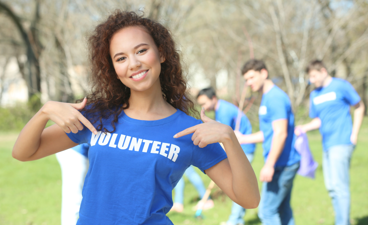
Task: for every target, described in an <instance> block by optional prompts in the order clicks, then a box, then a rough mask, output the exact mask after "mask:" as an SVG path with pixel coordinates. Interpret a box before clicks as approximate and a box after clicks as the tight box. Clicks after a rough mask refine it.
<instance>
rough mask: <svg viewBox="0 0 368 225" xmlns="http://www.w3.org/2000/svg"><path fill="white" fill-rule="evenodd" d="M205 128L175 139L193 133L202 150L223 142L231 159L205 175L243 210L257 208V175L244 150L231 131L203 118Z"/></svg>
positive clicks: (191, 130)
mask: <svg viewBox="0 0 368 225" xmlns="http://www.w3.org/2000/svg"><path fill="white" fill-rule="evenodd" d="M201 118H202V120H203V122H204V123H203V124H199V125H197V126H194V127H190V128H188V129H186V130H184V131H182V132H179V133H178V134H176V135H175V136H174V137H175V138H179V137H181V136H184V135H187V134H191V133H193V136H192V140H193V143H194V144H195V145H198V146H199V147H201V148H203V147H206V146H207V145H208V144H212V143H217V142H221V143H222V144H223V146H224V148H225V151H226V153H227V157H228V159H225V160H223V161H221V162H220V163H218V164H216V165H215V166H213V167H211V168H209V169H207V170H206V171H205V172H206V174H207V175H208V176H209V177H210V178H211V179H212V180H213V181H214V182H215V183H216V184H217V185H218V186H219V187H220V188H221V189H222V190H223V191H224V192H225V193H226V194H227V195H228V196H229V197H230V198H231V199H232V200H233V201H234V202H236V203H238V204H239V205H241V206H243V207H244V208H248V209H249V208H256V207H257V206H258V204H259V201H260V194H259V189H258V183H257V178H256V175H255V173H254V171H253V168H252V167H251V165H250V163H249V161H248V159H247V157H246V155H245V154H244V152H243V149H242V148H241V146H240V144H239V142H238V140H237V138H236V136H235V134H234V131H233V130H232V129H231V127H229V126H227V125H224V124H221V123H218V122H216V121H213V120H211V119H209V118H208V117H206V116H205V115H204V111H203V109H202V112H201Z"/></svg>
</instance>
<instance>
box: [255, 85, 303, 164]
mask: <svg viewBox="0 0 368 225" xmlns="http://www.w3.org/2000/svg"><path fill="white" fill-rule="evenodd" d="M258 114H259V123H260V129H261V131H262V132H263V136H264V141H263V156H264V158H265V160H267V157H268V154H269V152H270V150H271V144H272V138H273V128H272V122H274V121H276V120H280V119H286V120H287V121H288V128H287V129H288V135H287V138H286V141H285V145H284V149H283V150H282V153H281V155H280V157H279V159H278V160H277V162H276V164H275V166H290V165H293V164H295V163H297V162H299V161H300V155H299V153H298V152H297V151H296V150H295V148H294V143H295V135H294V113H293V111H292V108H291V103H290V99H289V97H288V96H287V94H286V93H285V92H284V91H282V90H281V89H280V88H279V87H277V86H276V85H274V86H273V87H272V88H271V89H270V90H269V91H268V92H267V93H265V94H263V96H262V101H261V105H260V107H259V112H258Z"/></svg>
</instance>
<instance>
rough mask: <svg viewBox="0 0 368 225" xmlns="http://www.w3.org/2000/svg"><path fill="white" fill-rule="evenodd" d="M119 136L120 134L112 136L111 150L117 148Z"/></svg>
mask: <svg viewBox="0 0 368 225" xmlns="http://www.w3.org/2000/svg"><path fill="white" fill-rule="evenodd" d="M117 136H118V134H113V135H112V138H111V141H110V144H109V147H111V148H116V144H115V141H116V137H117Z"/></svg>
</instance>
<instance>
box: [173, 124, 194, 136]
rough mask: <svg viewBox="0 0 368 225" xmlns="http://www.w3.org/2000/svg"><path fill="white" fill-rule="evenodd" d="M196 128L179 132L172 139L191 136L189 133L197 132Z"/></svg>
mask: <svg viewBox="0 0 368 225" xmlns="http://www.w3.org/2000/svg"><path fill="white" fill-rule="evenodd" d="M197 126H198V125H196V126H193V127H189V128H187V129H185V130H183V131H180V132H179V133H177V134H175V135H174V138H180V137H183V136H185V135H188V134H191V133H194V132H195V131H196V130H197Z"/></svg>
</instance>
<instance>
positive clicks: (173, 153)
mask: <svg viewBox="0 0 368 225" xmlns="http://www.w3.org/2000/svg"><path fill="white" fill-rule="evenodd" d="M118 135H119V134H117V133H113V134H111V133H103V132H101V131H99V132H98V133H97V134H96V135H95V134H92V136H91V146H94V145H96V143H98V144H99V145H100V146H105V145H107V144H108V143H109V145H108V146H109V147H111V148H116V147H118V148H119V149H121V150H125V149H128V147H129V150H130V151H133V150H134V151H135V152H139V151H140V150H141V151H142V152H145V153H147V152H148V149H149V148H150V151H149V152H150V153H151V154H160V155H161V156H164V157H166V158H168V159H170V160H171V161H173V162H176V160H177V159H178V156H179V153H180V147H179V146H177V145H174V144H170V143H165V142H159V141H152V140H145V139H141V138H136V137H131V136H126V135H124V134H121V135H120V138H119V140H117V138H118ZM116 142H118V143H117V145H116ZM142 143H144V144H143V145H142ZM151 144H152V145H151Z"/></svg>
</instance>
